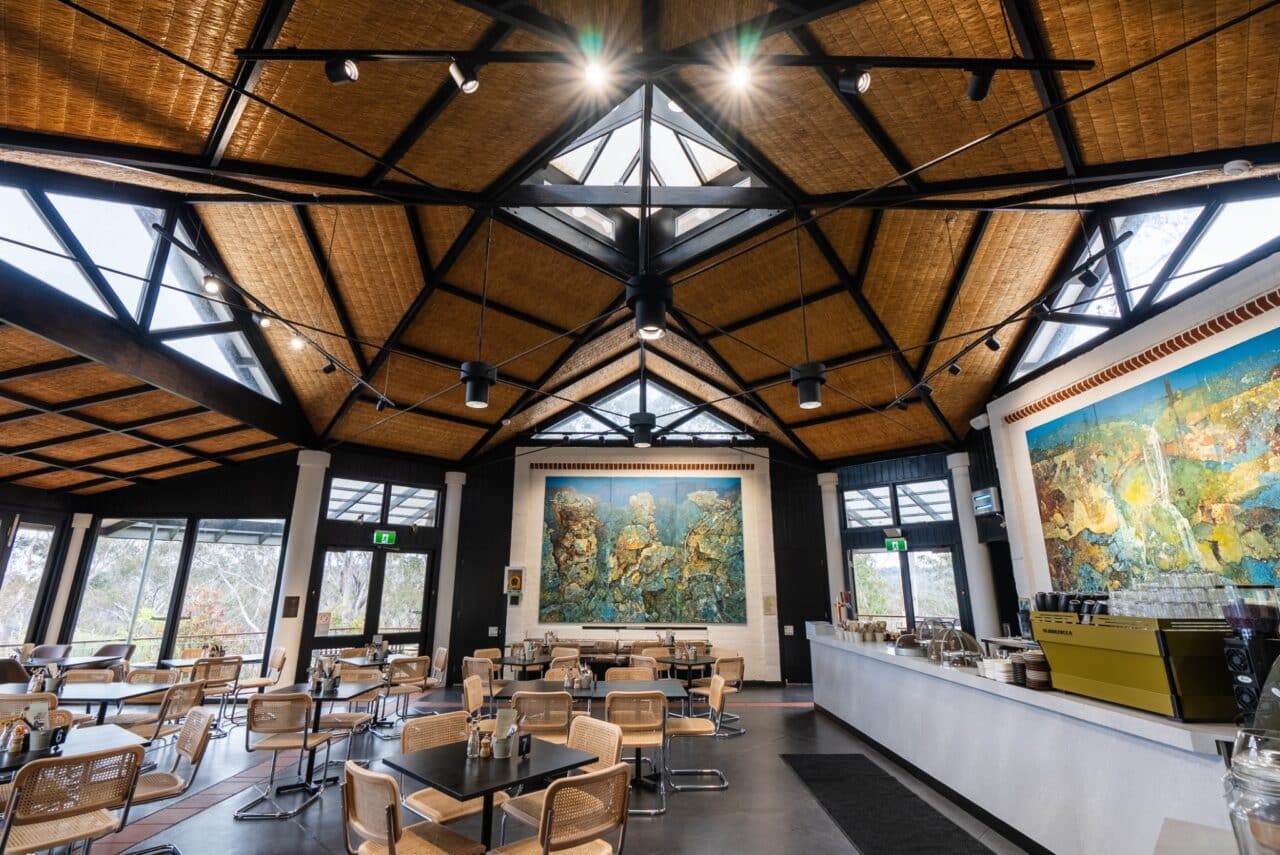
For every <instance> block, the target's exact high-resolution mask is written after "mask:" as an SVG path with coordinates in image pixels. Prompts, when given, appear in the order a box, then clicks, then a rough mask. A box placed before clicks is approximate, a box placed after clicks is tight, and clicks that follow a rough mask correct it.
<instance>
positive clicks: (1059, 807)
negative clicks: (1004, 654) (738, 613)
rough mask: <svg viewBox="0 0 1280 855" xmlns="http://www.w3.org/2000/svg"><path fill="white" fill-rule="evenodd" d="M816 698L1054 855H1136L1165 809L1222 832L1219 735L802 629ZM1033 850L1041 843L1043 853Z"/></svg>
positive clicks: (1219, 729) (1214, 729)
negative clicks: (806, 635)
mask: <svg viewBox="0 0 1280 855" xmlns="http://www.w3.org/2000/svg"><path fill="white" fill-rule="evenodd" d="M810 649H811V654H812V660H813V696H814V702H815V704H816V705H817V706H818V707H819V708H821V709H822V710H824V711H826V712H827V713H828V714H830V715H832V716H834V717H835V718H837V719H839V720H841V721H843V722H844V723H845V724H846V725H848V726H849V727H850V728H852V729H854V730H855V731H857V732H858V733H860V734H862V735H863V736H865V737H867V738H869V739H870V740H872V741H874V742H875V743H878V744H879V746H881V747H882V748H884V749H887V750H888V751H890V752H892V753H893V754H896V755H897V756H898V757H899V758H901V759H902V760H905V761H906V762H907V763H909V764H911V765H913V766H915V767H916V768H917V769H919V770H920V771H921V772H923V773H924V774H926V775H928V776H930V777H932V778H933V779H934V780H935V781H936V782H938V783H940V784H942V785H943V786H945V787H947V788H949V789H950V790H952V791H953V793H954V794H955V795H958V796H960V797H962V798H963V799H966V800H968V801H969V802H971V803H972V805H973V806H976V807H978V808H980V809H981V810H983V811H985V812H986V813H988V814H990V815H991V817H993V818H994V819H995V820H997V821H998V823H997V824H998V825H999V824H1003V825H1006V826H1008V827H1010V828H1012V829H1013V830H1014V831H1016V832H1017V833H1018V835H1020V836H1021V837H1022V838H1023V839H1022V840H1015V841H1014V842H1016V843H1022V844H1024V845H1025V844H1027V843H1034V844H1038V846H1039V847H1043V848H1044V849H1047V850H1049V851H1052V852H1057V853H1064V855H1065V853H1072V852H1080V853H1085V852H1088V853H1108V852H1115V853H1125V855H1131V853H1147V852H1151V851H1153V848H1154V846H1155V843H1156V840H1157V838H1158V837H1159V834H1160V829H1161V826H1162V825H1163V824H1164V822H1165V819H1166V818H1173V819H1177V820H1182V821H1185V822H1194V823H1200V824H1203V825H1207V826H1211V827H1215V828H1227V827H1228V825H1227V810H1226V804H1225V802H1224V801H1223V798H1222V784H1221V780H1222V776H1223V773H1224V771H1225V767H1224V764H1223V761H1222V759H1221V758H1220V756H1219V755H1218V745H1219V742H1220V741H1223V740H1225V741H1230V740H1231V739H1232V737H1233V736H1234V734H1235V727H1234V726H1232V725H1229V724H1188V723H1182V722H1178V721H1174V720H1172V719H1167V718H1162V717H1160V716H1157V715H1153V714H1150V713H1144V712H1138V711H1136V710H1130V709H1126V708H1124V707H1120V706H1116V705H1113V704H1109V703H1105V702H1101V701H1094V700H1090V699H1088V698H1082V697H1078V696H1075V695H1068V694H1065V693H1063V692H1057V691H1035V690H1032V689H1027V688H1025V687H1022V686H1015V685H1010V684H1006V683H998V682H996V681H994V680H988V679H985V678H983V677H979V676H978V674H977V671H976V669H973V668H944V667H942V666H940V665H938V664H935V663H932V662H930V661H928V660H927V659H923V658H916V657H907V656H895V655H894V653H893V651H892V649H891V648H889V647H887V646H886V645H884V644H876V643H866V642H853V641H843V640H840V639H837V638H835V637H833V636H830V635H820V636H817V637H814V638H811V639H810ZM1042 851H1043V850H1042Z"/></svg>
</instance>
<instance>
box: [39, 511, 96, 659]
mask: <svg viewBox="0 0 1280 855" xmlns="http://www.w3.org/2000/svg"><path fill="white" fill-rule="evenodd" d="M92 522H93V515H92V514H72V515H71V542H70V543H68V544H67V557H66V560H65V561H63V562H62V570H61V572H60V574H59V576H58V592H57V593H56V594H55V595H54V598H53V610H52V612H51V613H50V615H49V626H48V627H47V628H46V629H45V632H44V640H43V642H42V643H43V644H56V643H57V642H58V633H59V632H61V631H62V619H63V618H64V617H65V616H66V614H67V601H68V600H69V599H71V583H72V582H74V581H75V576H76V565H77V564H78V563H79V561H80V552H81V550H83V549H84V547H85V543H84V541H85V538H86V537H88V531H89V525H90V524H91V523H92Z"/></svg>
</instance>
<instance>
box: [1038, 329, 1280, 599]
mask: <svg viewBox="0 0 1280 855" xmlns="http://www.w3.org/2000/svg"><path fill="white" fill-rule="evenodd" d="M1027 445H1028V447H1029V449H1030V452H1031V467H1032V473H1033V477H1034V480H1035V489H1036V497H1037V500H1038V502H1039V508H1040V520H1041V525H1042V529H1043V533H1044V542H1045V549H1046V552H1047V553H1048V558H1049V573H1050V577H1051V579H1052V582H1053V587H1054V589H1056V590H1086V591H1087V590H1100V589H1105V588H1110V589H1114V588H1121V587H1128V585H1129V584H1130V583H1131V582H1132V581H1134V580H1137V579H1146V578H1154V577H1156V576H1157V575H1158V574H1160V573H1163V572H1171V571H1181V570H1208V571H1211V572H1214V573H1220V574H1222V575H1223V576H1225V577H1227V578H1228V579H1232V580H1236V581H1239V582H1256V583H1267V584H1273V583H1276V582H1280V330H1272V331H1271V332H1268V333H1264V334H1262V335H1260V336H1257V337H1255V338H1252V339H1250V340H1248V341H1245V342H1242V343H1240V344H1238V345H1236V346H1234V347H1231V348H1228V349H1227V350H1223V351H1221V352H1220V353H1216V354H1214V355H1212V356H1209V357H1206V358H1204V359H1201V360H1200V361H1199V362H1195V363H1192V364H1191V365H1188V366H1186V367H1184V368H1179V369H1177V370H1176V371H1172V372H1170V373H1168V374H1165V375H1163V376H1161V377H1157V378H1155V379H1153V380H1150V381H1148V382H1146V383H1143V384H1141V385H1139V386H1136V387H1134V388H1132V389H1129V390H1127V391H1124V392H1120V393H1117V394H1115V395H1112V396H1110V397H1108V398H1105V399H1103V400H1101V401H1099V402H1097V403H1095V404H1092V405H1090V406H1088V407H1084V408H1082V409H1080V410H1077V411H1076V412H1074V413H1071V414H1069V415H1066V416H1063V417H1061V418H1058V419H1055V420H1053V421H1051V422H1048V423H1047V424H1044V425H1041V426H1040V427H1037V428H1034V429H1032V430H1030V431H1028V432H1027Z"/></svg>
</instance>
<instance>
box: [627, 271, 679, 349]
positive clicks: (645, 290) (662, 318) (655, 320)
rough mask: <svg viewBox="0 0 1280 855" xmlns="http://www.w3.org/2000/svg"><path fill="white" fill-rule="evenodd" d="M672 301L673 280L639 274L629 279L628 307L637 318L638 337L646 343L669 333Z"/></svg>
mask: <svg viewBox="0 0 1280 855" xmlns="http://www.w3.org/2000/svg"><path fill="white" fill-rule="evenodd" d="M671 300H672V294H671V280H669V279H667V278H666V277H665V276H659V275H658V274H656V273H637V274H636V275H635V276H632V277H631V278H630V279H628V280H627V307H628V308H630V309H631V311H632V312H634V313H635V316H636V335H638V336H640V338H642V339H644V340H645V341H653V340H654V339H659V338H662V337H663V336H664V335H665V334H666V332H667V309H669V308H670V307H671Z"/></svg>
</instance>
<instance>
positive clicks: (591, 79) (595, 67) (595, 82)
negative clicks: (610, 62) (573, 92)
mask: <svg viewBox="0 0 1280 855" xmlns="http://www.w3.org/2000/svg"><path fill="white" fill-rule="evenodd" d="M582 75H583V77H584V78H585V79H586V81H587V85H588V86H590V87H591V88H592V89H603V88H604V87H605V84H606V83H608V82H609V72H608V71H606V70H605V67H604V66H603V65H601V64H600V63H598V62H596V61H595V60H594V59H593V60H591V61H589V62H588V63H587V64H586V66H585V67H583V69H582Z"/></svg>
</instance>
